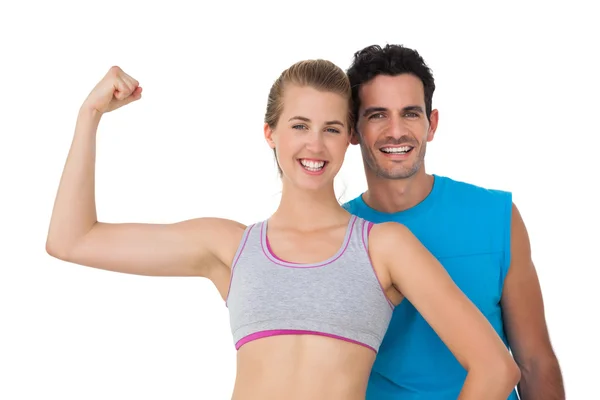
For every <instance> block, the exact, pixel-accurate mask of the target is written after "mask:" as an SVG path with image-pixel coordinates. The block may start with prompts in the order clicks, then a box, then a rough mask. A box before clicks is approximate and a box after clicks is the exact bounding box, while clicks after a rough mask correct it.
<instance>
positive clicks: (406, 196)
mask: <svg viewBox="0 0 600 400" xmlns="http://www.w3.org/2000/svg"><path fill="white" fill-rule="evenodd" d="M433 179H434V178H433V175H427V173H425V169H424V168H422V169H421V170H419V171H418V172H417V173H416V174H415V175H413V176H411V177H410V178H406V179H385V178H382V177H378V176H376V175H375V174H373V173H368V174H367V185H368V187H369V189H368V190H367V191H366V192H365V193H364V194H363V196H362V198H363V201H364V202H365V203H366V204H367V205H368V206H369V207H371V208H373V209H375V210H377V211H381V212H385V213H396V212H400V211H405V210H408V209H409V208H412V207H414V206H416V205H417V204H419V203H420V202H422V201H423V200H425V198H426V197H427V196H428V195H429V193H431V189H432V188H433Z"/></svg>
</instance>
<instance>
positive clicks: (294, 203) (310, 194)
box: [269, 182, 350, 231]
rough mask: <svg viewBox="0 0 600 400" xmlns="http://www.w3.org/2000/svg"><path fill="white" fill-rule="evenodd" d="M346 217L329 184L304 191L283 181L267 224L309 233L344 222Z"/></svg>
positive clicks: (345, 212) (347, 215) (348, 216)
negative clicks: (278, 197) (317, 188)
mask: <svg viewBox="0 0 600 400" xmlns="http://www.w3.org/2000/svg"><path fill="white" fill-rule="evenodd" d="M349 218H350V214H349V213H348V212H347V211H346V210H345V209H344V208H343V207H342V206H341V205H340V203H339V202H338V200H337V198H336V197H335V190H334V188H333V185H331V186H329V187H323V188H321V189H319V190H306V189H301V188H298V187H296V186H294V185H292V184H291V183H289V182H284V184H283V190H282V195H281V201H280V203H279V207H278V208H277V210H276V211H275V213H274V214H273V216H272V217H271V218H270V220H269V224H273V225H282V226H293V227H294V228H295V229H299V230H307V231H311V230H315V229H320V228H324V227H329V226H332V225H339V224H341V223H346V222H347V221H348V219H349Z"/></svg>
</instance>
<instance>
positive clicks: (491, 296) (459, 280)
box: [344, 175, 517, 400]
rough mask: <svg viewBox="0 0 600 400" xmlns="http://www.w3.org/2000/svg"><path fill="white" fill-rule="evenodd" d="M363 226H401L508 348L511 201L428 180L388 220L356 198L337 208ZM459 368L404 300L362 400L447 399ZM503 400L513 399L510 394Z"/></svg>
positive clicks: (455, 390)
mask: <svg viewBox="0 0 600 400" xmlns="http://www.w3.org/2000/svg"><path fill="white" fill-rule="evenodd" d="M344 208H345V209H346V210H348V211H349V212H350V213H352V214H354V215H357V216H359V217H361V218H364V219H366V220H368V221H372V222H375V223H381V222H386V221H396V222H400V223H402V224H404V225H406V226H407V227H408V228H409V229H410V230H411V231H412V232H413V234H414V235H415V236H416V237H417V238H418V239H419V240H420V241H421V242H422V243H423V244H424V245H425V247H427V248H428V249H429V251H430V252H431V253H432V254H433V255H434V256H435V257H436V258H437V259H438V260H439V261H440V262H441V263H442V265H443V266H444V267H445V268H446V270H447V271H448V273H449V274H450V276H451V277H452V279H453V280H454V282H456V284H457V285H458V286H459V287H460V288H461V289H462V291H463V292H464V293H465V294H466V295H467V296H468V297H469V298H470V299H471V301H472V302H473V303H475V305H476V306H477V307H478V308H479V310H480V311H481V312H482V313H483V314H484V315H485V316H486V317H487V319H488V320H489V321H490V323H491V324H492V326H493V327H494V328H495V330H496V332H498V334H499V335H500V337H501V338H502V340H503V341H504V343H505V344H506V345H507V347H508V342H507V340H506V335H505V333H504V327H503V323H502V310H501V308H500V297H501V295H502V287H503V284H504V278H505V277H506V273H507V272H508V267H509V263H510V225H511V208H512V195H511V193H509V192H504V191H499V190H490V189H485V188H482V187H479V186H475V185H471V184H467V183H463V182H458V181H455V180H452V179H450V178H447V177H442V176H436V175H434V184H433V189H432V191H431V193H430V194H429V195H428V196H427V197H426V198H425V199H424V200H423V201H422V202H421V203H419V204H418V205H416V206H415V207H413V208H411V209H408V210H406V211H402V212H398V213H394V214H388V213H383V212H379V211H376V210H374V209H372V208H371V207H369V206H368V205H367V204H366V203H365V202H364V201H363V199H362V196H359V197H357V198H355V199H354V200H351V201H349V202H348V203H346V204H344ZM465 378H466V370H465V369H464V368H463V367H462V366H461V365H460V363H459V362H458V361H457V360H456V358H455V357H454V355H453V354H452V353H451V352H450V350H449V349H448V348H447V347H446V345H444V343H443V342H442V341H441V339H440V338H439V337H438V336H437V334H436V333H435V332H434V331H433V329H432V328H431V327H430V326H429V325H428V324H427V322H425V320H424V319H423V317H422V316H421V315H420V314H419V313H418V312H417V311H416V309H415V308H414V307H413V305H412V304H410V302H408V301H407V300H406V299H405V300H403V301H402V303H400V305H399V306H398V307H396V309H395V310H394V313H393V317H392V320H391V322H390V326H389V328H388V331H387V333H386V335H385V337H384V340H383V343H382V344H381V347H380V348H379V353H378V355H377V358H376V360H375V364H374V365H373V370H372V372H371V377H370V379H369V385H368V390H367V400H397V399H403V400H417V399H418V400H450V399H452V400H454V399H456V398H457V397H458V394H459V392H460V390H461V388H462V385H463V383H464V380H465ZM509 400H517V395H516V393H515V392H513V393H512V394H511V395H510V397H509Z"/></svg>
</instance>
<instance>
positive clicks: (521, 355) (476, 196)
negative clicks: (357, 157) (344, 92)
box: [344, 45, 565, 400]
mask: <svg viewBox="0 0 600 400" xmlns="http://www.w3.org/2000/svg"><path fill="white" fill-rule="evenodd" d="M347 73H348V77H349V78H350V83H351V85H352V88H353V93H352V96H353V100H354V110H353V111H354V117H355V121H356V131H355V133H354V136H353V144H360V147H361V151H362V156H363V162H364V168H365V173H366V178H367V183H368V190H367V191H366V192H365V193H363V194H362V195H361V196H359V197H357V198H355V199H354V200H352V201H350V202H348V203H346V204H345V205H344V207H345V208H346V209H347V210H348V211H350V212H351V213H353V214H356V215H358V216H360V217H362V218H365V219H367V220H370V221H373V222H376V223H378V222H384V221H397V222H400V223H403V224H405V225H406V226H407V227H408V228H410V229H411V230H412V232H413V233H414V234H415V235H416V236H417V237H418V238H419V239H420V240H421V241H422V242H423V244H424V245H425V246H426V247H427V248H428V249H429V250H430V251H431V252H432V253H433V254H434V255H435V256H436V257H437V258H438V260H440V262H441V263H442V264H443V265H444V267H445V268H446V270H447V271H448V273H449V274H450V275H451V277H452V278H453V279H454V281H455V282H456V283H457V285H458V286H459V287H460V288H461V289H462V290H463V292H464V293H465V294H466V295H467V296H468V297H469V298H470V299H471V301H473V303H475V305H476V306H477V307H478V308H479V309H480V310H481V312H482V313H483V314H484V315H485V316H486V317H487V319H488V320H489V322H490V323H491V324H492V326H493V327H494V328H495V329H496V331H497V332H498V335H500V337H501V338H502V339H503V340H504V342H505V343H506V345H507V346H509V347H510V349H511V350H512V353H513V355H514V357H515V360H516V361H517V363H518V365H519V366H520V368H521V381H520V383H519V386H518V392H519V395H520V398H521V399H522V400H533V399H543V400H559V399H564V398H565V395H564V389H563V384H562V377H561V371H560V368H559V364H558V361H557V359H556V356H555V354H554V351H553V349H552V346H551V343H550V339H549V334H548V330H547V326H546V321H545V316H544V307H543V300H542V294H541V290H540V285H539V282H538V278H537V274H536V271H535V267H534V264H533V262H532V259H531V252H530V243H529V238H528V234H527V230H526V228H525V224H524V223H523V220H522V218H521V216H520V214H519V211H518V209H517V207H516V206H515V205H514V204H513V202H512V196H511V194H510V193H509V192H505V191H500V190H490V189H486V188H482V187H479V186H475V185H472V184H467V183H463V182H459V181H456V180H452V179H450V178H447V177H444V176H437V175H429V174H427V173H426V172H425V164H424V159H425V151H426V148H427V143H428V142H430V141H431V140H433V138H434V135H435V131H436V128H437V125H438V111H437V110H435V109H433V108H432V98H433V92H434V90H435V82H434V78H433V75H432V73H431V70H430V69H429V68H428V66H427V65H426V63H425V62H424V60H423V59H422V57H421V56H420V55H419V54H418V53H417V52H416V51H415V50H412V49H409V48H406V47H404V46H399V45H387V46H385V47H383V48H382V47H380V46H369V47H366V48H364V49H363V50H361V51H358V52H357V53H356V54H355V57H354V61H353V63H352V65H351V67H350V68H349V69H348V71H347ZM398 257H402V254H398ZM464 329H469V327H468V326H465V327H464ZM465 378H466V370H465V368H463V367H462V366H461V364H460V363H459V362H458V361H457V360H456V358H455V357H454V356H453V355H452V353H451V352H450V351H449V350H448V348H447V347H446V346H445V345H444V343H443V342H442V341H441V340H440V338H439V337H438V336H437V335H436V333H435V332H434V331H433V329H432V328H431V327H430V326H429V325H428V324H427V323H426V322H425V320H424V319H423V318H422V317H421V316H420V315H419V314H418V313H417V311H416V310H415V308H414V307H413V306H412V305H411V304H410V303H409V302H408V301H407V300H404V301H403V302H402V303H401V304H400V305H399V306H398V307H397V309H396V310H395V312H394V316H393V319H392V322H391V324H390V327H389V330H388V333H387V335H386V337H385V339H384V342H383V344H382V346H381V348H380V352H379V354H378V356H377V359H376V361H375V364H374V366H373V371H372V374H371V378H370V382H369V388H368V393H367V399H369V400H388V399H389V400H392V399H403V400H411V399H414V400H416V399H419V400H445V399H448V400H450V399H452V400H455V399H456V398H457V397H458V394H459V392H460V390H461V388H462V384H463V382H464V380H465ZM509 399H510V400H516V399H517V394H516V391H515V392H513V394H511V396H510V398H509Z"/></svg>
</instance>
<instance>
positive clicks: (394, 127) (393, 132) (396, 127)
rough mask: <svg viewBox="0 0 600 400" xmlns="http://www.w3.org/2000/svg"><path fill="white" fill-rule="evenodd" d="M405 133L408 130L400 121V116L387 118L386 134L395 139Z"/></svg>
mask: <svg viewBox="0 0 600 400" xmlns="http://www.w3.org/2000/svg"><path fill="white" fill-rule="evenodd" d="M407 133H408V132H407V128H406V125H405V124H404V121H402V118H400V116H398V115H394V116H392V117H391V118H390V119H389V124H388V126H387V134H388V136H390V137H393V138H395V139H400V138H401V137H402V136H404V135H406V134H407Z"/></svg>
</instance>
